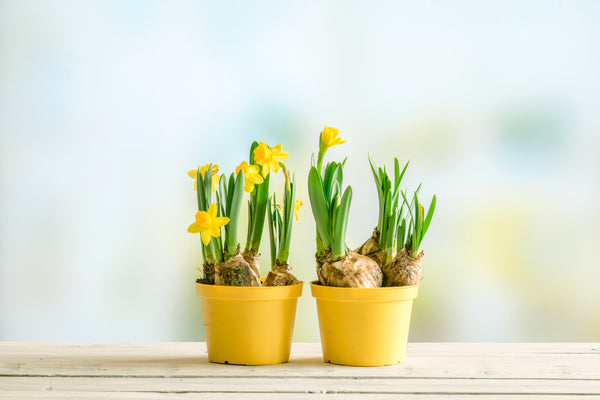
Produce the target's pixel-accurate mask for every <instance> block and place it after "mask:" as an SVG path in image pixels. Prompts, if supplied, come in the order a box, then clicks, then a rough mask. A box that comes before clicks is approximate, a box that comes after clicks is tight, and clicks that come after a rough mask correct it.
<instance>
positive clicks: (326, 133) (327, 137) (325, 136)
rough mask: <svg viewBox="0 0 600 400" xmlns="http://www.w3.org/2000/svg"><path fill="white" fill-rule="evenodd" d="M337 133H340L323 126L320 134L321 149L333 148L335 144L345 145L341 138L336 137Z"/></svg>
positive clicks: (337, 130)
mask: <svg viewBox="0 0 600 400" xmlns="http://www.w3.org/2000/svg"><path fill="white" fill-rule="evenodd" d="M338 133H340V131H339V129H335V128H333V127H331V126H327V125H325V128H323V131H322V132H321V146H322V148H323V149H328V148H329V147H333V146H335V145H336V144H342V143H346V141H345V140H342V138H341V137H337V135H338Z"/></svg>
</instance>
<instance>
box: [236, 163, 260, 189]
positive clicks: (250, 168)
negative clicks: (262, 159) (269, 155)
mask: <svg viewBox="0 0 600 400" xmlns="http://www.w3.org/2000/svg"><path fill="white" fill-rule="evenodd" d="M241 170H244V181H245V182H244V190H245V191H246V192H248V193H251V192H252V191H253V190H254V185H258V184H259V183H263V178H262V176H260V173H259V171H260V168H258V165H248V163H247V162H246V161H242V163H241V164H240V165H238V166H237V168H236V169H235V174H236V175H237V174H238V173H239V172H240V171H241Z"/></svg>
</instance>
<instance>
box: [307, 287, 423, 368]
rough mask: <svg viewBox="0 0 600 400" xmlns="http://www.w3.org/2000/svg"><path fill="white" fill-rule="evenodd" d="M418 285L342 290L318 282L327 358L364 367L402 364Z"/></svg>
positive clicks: (316, 290) (315, 291)
mask: <svg viewBox="0 0 600 400" xmlns="http://www.w3.org/2000/svg"><path fill="white" fill-rule="evenodd" d="M418 289H419V286H418V285H416V286H403V287H382V288H373V289H368V288H340V287H331V286H322V285H320V284H319V283H318V282H317V281H315V282H312V283H311V291H312V295H313V297H315V298H316V300H317V311H318V314H319V329H320V331H321V346H322V349H323V360H324V361H325V362H331V363H333V364H343V365H355V366H363V367H373V366H381V365H391V364H396V363H399V362H402V361H403V360H404V354H405V353H406V342H407V340H408V328H409V325H410V314H411V311H412V302H413V299H414V298H416V297H417V292H418Z"/></svg>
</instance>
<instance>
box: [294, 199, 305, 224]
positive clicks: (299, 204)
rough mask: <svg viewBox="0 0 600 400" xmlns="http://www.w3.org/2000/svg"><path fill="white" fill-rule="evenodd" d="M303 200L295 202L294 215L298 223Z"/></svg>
mask: <svg viewBox="0 0 600 400" xmlns="http://www.w3.org/2000/svg"><path fill="white" fill-rule="evenodd" d="M302 204H303V203H302V200H296V201H294V214H295V215H296V221H298V210H299V209H300V207H302Z"/></svg>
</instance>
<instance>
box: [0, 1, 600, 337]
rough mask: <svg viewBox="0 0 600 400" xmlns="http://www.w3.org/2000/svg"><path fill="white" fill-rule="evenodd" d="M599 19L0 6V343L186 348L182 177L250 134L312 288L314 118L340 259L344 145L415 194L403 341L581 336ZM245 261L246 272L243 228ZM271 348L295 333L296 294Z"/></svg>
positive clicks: (596, 179)
mask: <svg viewBox="0 0 600 400" xmlns="http://www.w3.org/2000/svg"><path fill="white" fill-rule="evenodd" d="M599 20H600V7H599V5H598V3H597V2H595V1H572V2H565V3H550V2H541V1H540V2H538V1H530V2H519V1H502V2H492V3H490V2H476V1H457V2H427V3H423V2H395V1H387V2H386V1H380V2H360V3H358V2H357V3H353V2H344V1H339V2H315V3H309V4H305V3H304V2H285V3H282V2H275V1H273V2H265V3H260V5H258V4H254V3H253V2H191V1H173V2H166V1H165V2H163V1H139V2H135V1H131V2H117V1H115V2H100V1H90V2H70V1H47V2H40V1H30V0H26V1H16V0H14V1H3V2H1V3H0V340H38V341H53V340H61V341H179V340H182V341H183V340H203V339H204V333H203V331H202V315H201V307H200V300H199V299H198V298H197V297H196V294H195V290H194V281H195V279H196V278H198V277H199V276H200V271H199V270H198V268H199V267H201V248H200V238H199V236H198V235H191V234H188V233H187V232H186V227H187V225H189V222H190V221H191V220H192V219H193V215H194V213H195V211H196V199H195V193H194V190H193V181H192V180H191V179H189V177H188V176H187V175H186V172H187V171H188V170H190V169H193V168H196V167H197V166H198V165H205V164H207V163H216V164H219V166H220V168H221V171H223V172H225V173H231V172H232V171H233V170H234V169H235V167H236V166H237V165H239V163H240V162H241V161H242V160H245V159H247V157H248V152H249V147H250V144H251V142H252V141H253V140H259V141H264V142H266V143H268V144H269V145H272V146H273V145H276V144H282V146H283V149H284V150H285V151H287V152H289V153H290V157H289V158H288V160H286V161H287V162H288V166H289V168H290V169H291V170H293V171H295V172H296V176H297V181H298V192H297V198H298V199H299V200H302V201H303V202H304V206H303V207H302V208H301V209H300V219H299V221H297V222H295V226H294V231H293V236H292V248H291V254H290V264H291V266H292V268H293V269H294V271H295V273H296V275H297V276H298V278H299V279H300V280H303V281H305V282H310V281H311V280H314V279H315V277H316V274H315V270H314V269H315V264H314V258H313V256H314V251H315V245H314V230H315V227H314V221H313V219H312V215H311V213H310V203H309V201H308V195H307V191H306V178H307V175H308V170H309V166H310V154H311V153H312V152H316V151H318V143H317V140H318V134H319V132H320V131H321V129H322V128H323V127H324V126H325V125H329V126H334V127H335V128H337V129H339V130H340V136H342V137H343V138H344V139H345V140H347V143H344V144H343V145H340V146H336V147H335V148H333V149H332V150H330V152H329V153H328V159H329V160H331V159H335V160H342V159H343V158H344V157H348V162H347V166H346V169H345V182H346V183H347V184H350V185H352V187H353V189H354V193H355V195H354V200H353V203H352V207H351V212H350V222H349V228H348V246H349V247H351V248H355V247H358V246H359V245H360V244H361V243H362V242H363V241H364V240H366V239H367V238H368V237H369V235H370V234H371V231H372V229H373V227H374V226H375V225H376V223H377V194H376V188H375V185H374V183H373V181H372V176H371V171H370V169H369V165H368V160H367V152H370V154H371V155H372V157H373V158H374V159H375V161H376V162H377V163H379V164H381V163H386V164H387V165H388V166H391V165H392V161H393V157H395V156H396V157H398V158H399V160H400V162H401V163H403V162H405V161H406V160H409V159H410V160H411V161H410V166H409V169H408V172H407V175H406V177H407V178H406V185H407V187H408V188H409V189H412V188H415V187H416V186H417V185H418V184H419V183H420V182H423V187H422V191H421V194H422V198H423V200H425V201H426V205H428V202H429V199H431V196H432V195H433V194H434V193H435V194H437V199H438V201H437V207H436V213H435V215H434V218H433V222H432V225H431V227H430V230H429V232H428V234H427V236H426V238H425V240H424V243H423V248H424V250H425V258H424V279H423V281H422V283H421V286H420V289H419V297H418V298H417V299H416V300H415V303H414V309H413V318H412V324H411V332H410V337H409V340H410V341H473V342H485V341H540V342H544V341H599V340H600V295H598V289H597V284H598V282H600V261H599V256H600V228H599V226H600V211H599V207H598V205H599V204H600V118H599V117H598V110H600V97H598V93H599V92H600V75H599V74H598V69H599V67H600V47H599V46H598V40H597V38H598V37H600V24H598V23H597V22H598V21H599ZM282 184H283V181H282V177H277V179H275V180H274V181H273V182H272V184H271V188H272V189H273V190H276V191H278V193H280V191H281V186H282ZM244 209H245V207H244ZM245 218H247V216H246V214H244V215H243V217H242V221H241V225H240V241H242V242H243V241H244V240H245V222H246V220H245ZM261 251H262V257H261V262H262V272H263V276H264V275H266V273H267V271H268V268H269V265H268V264H269V254H268V251H269V249H268V237H267V233H266V232H265V234H264V237H263V242H262V248H261ZM294 340H295V341H318V340H319V332H318V326H317V317H316V307H315V303H314V299H313V298H311V297H310V293H309V291H308V290H304V295H303V296H302V297H301V298H300V299H299V303H298V312H297V318H296V328H295V332H294Z"/></svg>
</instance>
